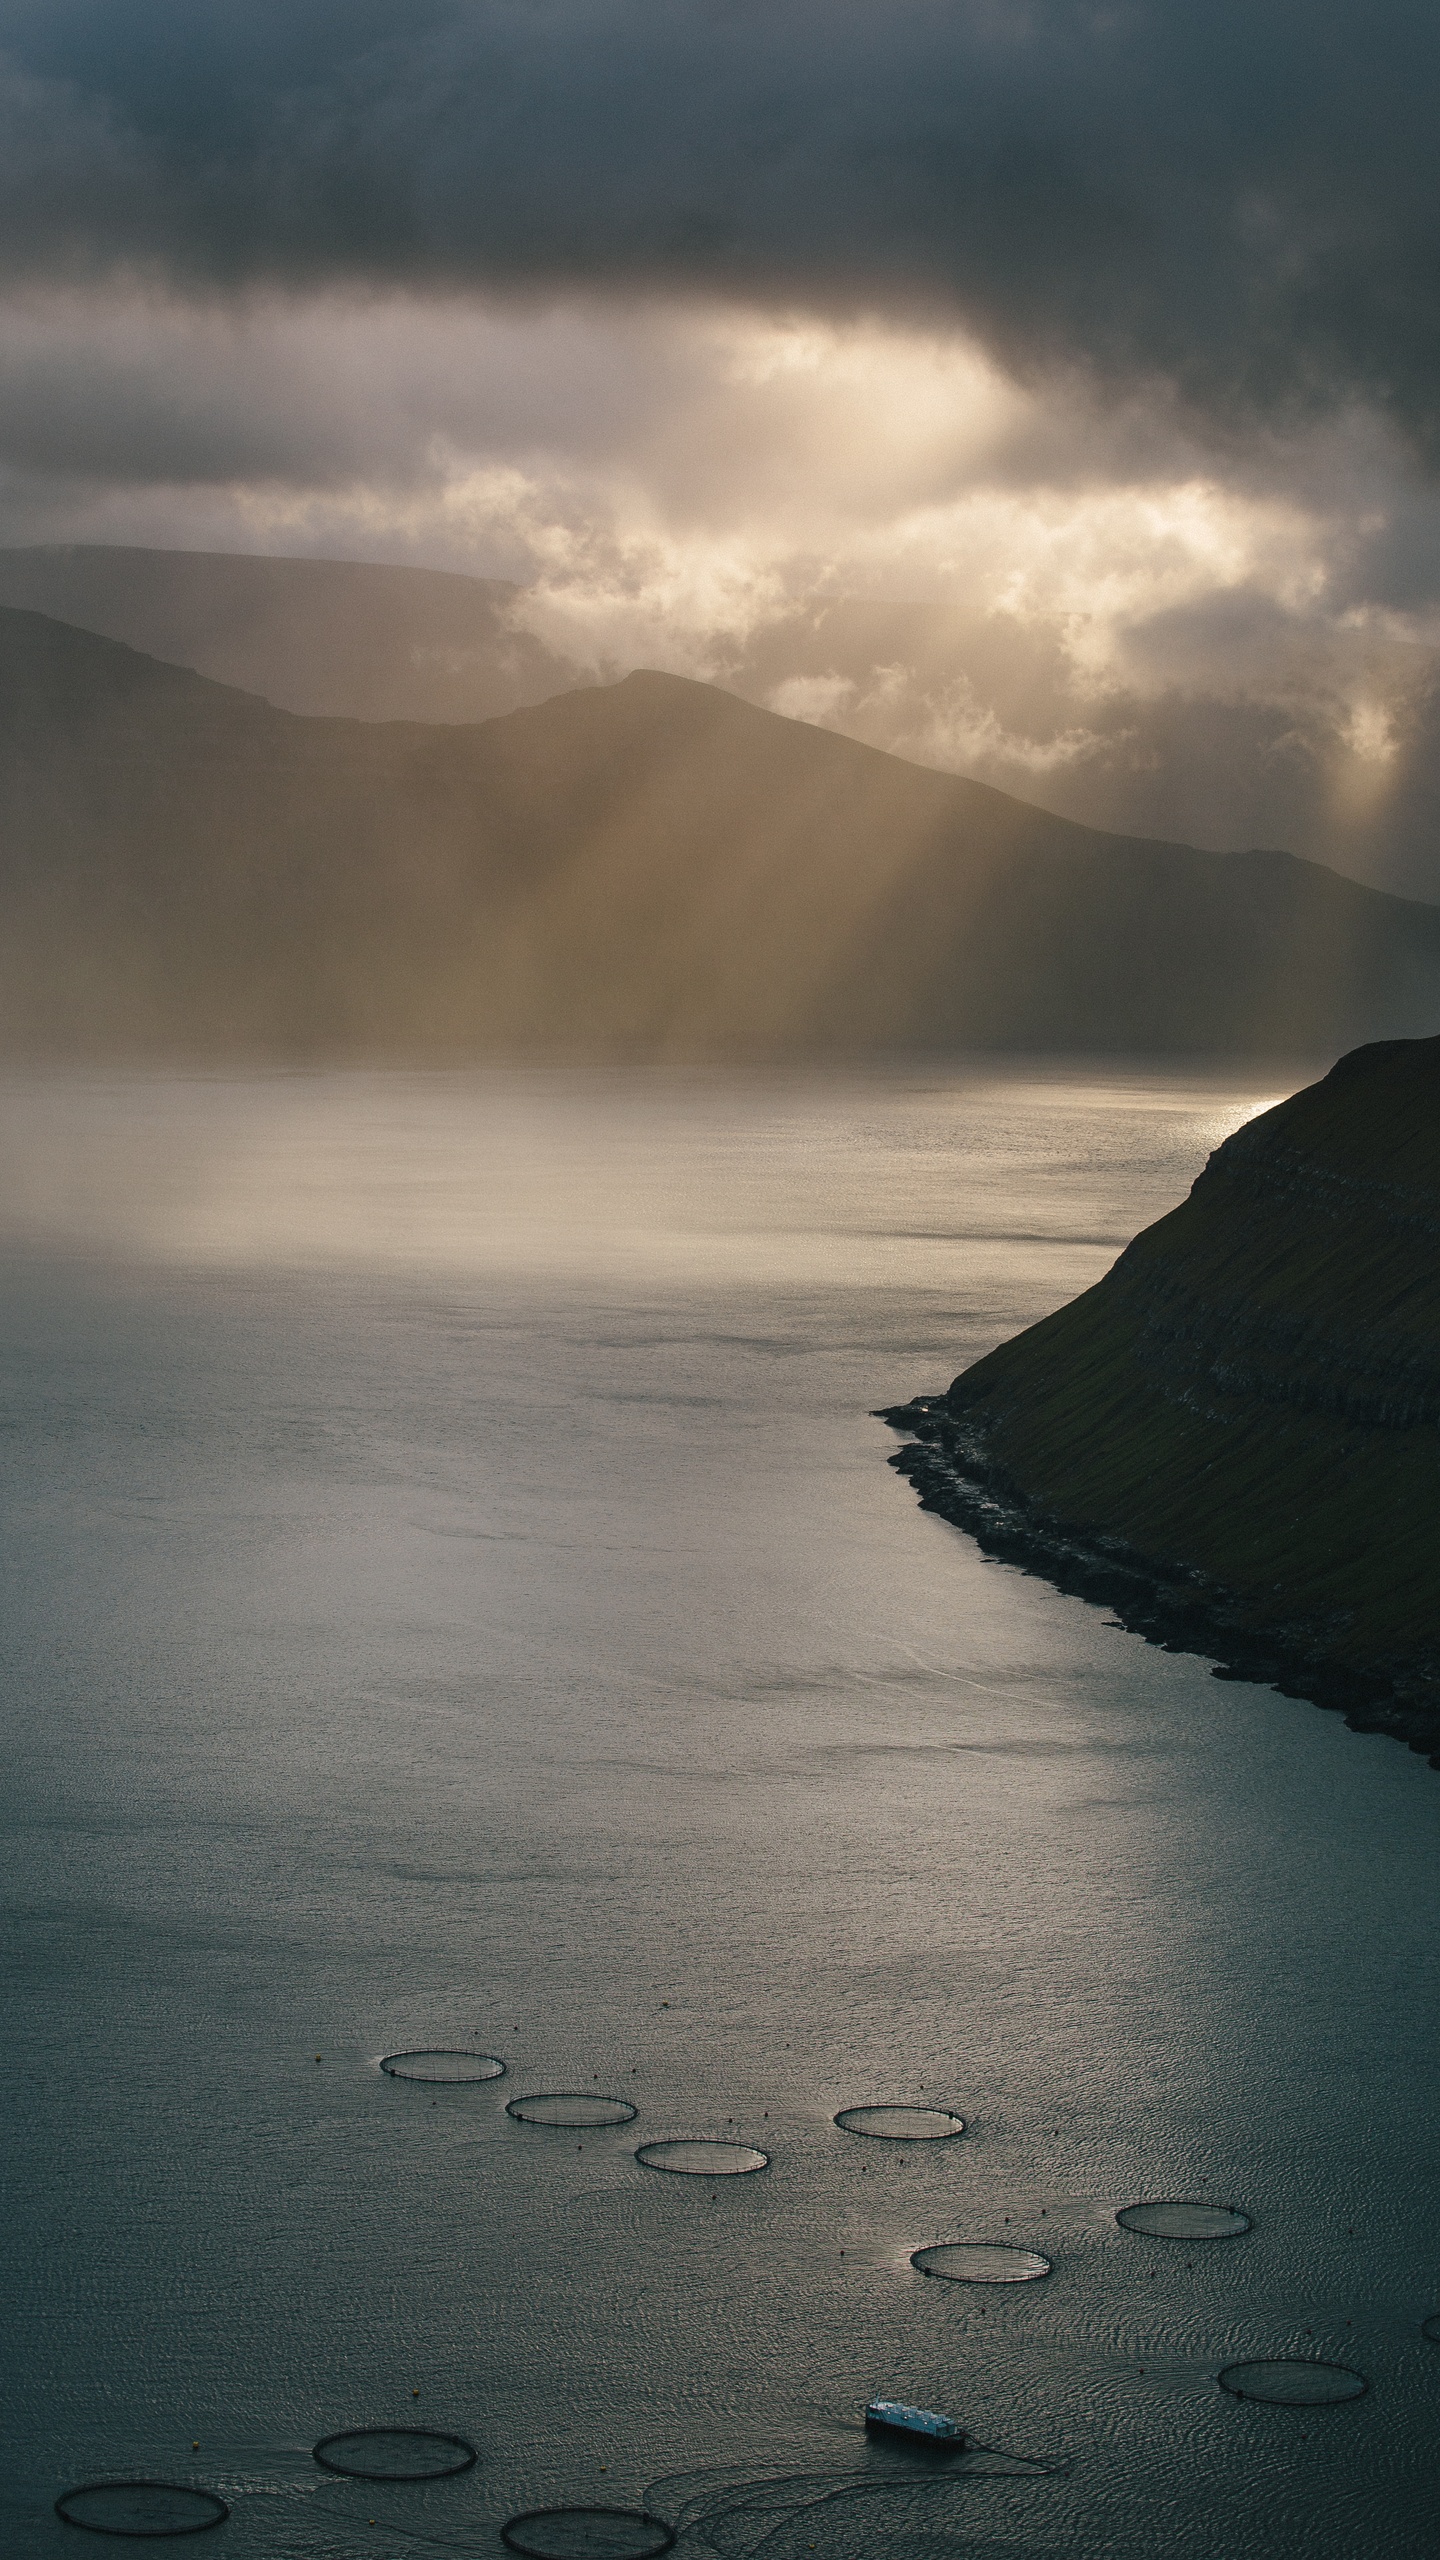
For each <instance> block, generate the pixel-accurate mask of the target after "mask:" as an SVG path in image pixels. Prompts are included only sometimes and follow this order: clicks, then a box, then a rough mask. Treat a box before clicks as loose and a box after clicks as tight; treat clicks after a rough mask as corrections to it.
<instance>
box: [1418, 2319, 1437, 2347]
mask: <svg viewBox="0 0 1440 2560" xmlns="http://www.w3.org/2000/svg"><path fill="white" fill-rule="evenodd" d="M1420 2335H1421V2337H1422V2338H1428V2339H1429V2340H1430V2343H1431V2345H1432V2346H1436V2347H1440V2311H1432V2312H1431V2314H1430V2316H1429V2318H1428V2319H1427V2320H1422V2321H1421V2323H1420Z"/></svg>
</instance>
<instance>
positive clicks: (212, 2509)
mask: <svg viewBox="0 0 1440 2560" xmlns="http://www.w3.org/2000/svg"><path fill="white" fill-rule="evenodd" d="M55 2513H56V2514H57V2516H59V2518H60V2520H61V2523H62V2524H77V2525H79V2526H80V2527H81V2528H82V2530H83V2531H84V2532H86V2533H109V2534H117V2535H120V2536H121V2537H123V2538H124V2539H126V2540H130V2539H132V2538H133V2539H134V2540H136V2541H140V2540H147V2541H159V2540H161V2539H162V2538H163V2539H166V2540H170V2539H174V2538H175V2537H177V2536H179V2535H180V2534H184V2533H208V2532H209V2531H210V2529H211V2527H212V2526H213V2525H217V2524H223V2523H224V2522H225V2519H226V2517H227V2516H228V2514H229V2513H230V2510H229V2508H228V2507H227V2505H226V2504H225V2501H224V2499H223V2498H217V2497H216V2495H215V2492H214V2490H213V2489H189V2488H185V2487H184V2486H182V2485H181V2483H179V2482H178V2481H174V2480H91V2481H87V2482H86V2483H85V2485H84V2486H83V2487H81V2488H78V2489H66V2490H65V2491H64V2492H63V2493H62V2495H61V2496H60V2497H58V2498H57V2499H56V2501H55Z"/></svg>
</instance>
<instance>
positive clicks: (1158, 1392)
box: [884, 1039, 1440, 1767]
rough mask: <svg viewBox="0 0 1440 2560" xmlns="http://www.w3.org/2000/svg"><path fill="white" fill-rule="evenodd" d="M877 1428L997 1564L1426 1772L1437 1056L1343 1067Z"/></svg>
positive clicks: (1380, 1058) (1364, 1059) (1434, 1751)
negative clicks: (1017, 1325) (1081, 1277)
mask: <svg viewBox="0 0 1440 2560" xmlns="http://www.w3.org/2000/svg"><path fill="white" fill-rule="evenodd" d="M884 1419H885V1420H887V1421H888V1422H890V1423H892V1424H893V1425H894V1426H895V1427H896V1428H897V1429H899V1430H902V1431H904V1432H905V1433H906V1434H907V1440H906V1444H905V1446H904V1447H903V1448H901V1449H899V1450H898V1451H896V1452H895V1453H894V1456H893V1460H892V1463H893V1464H894V1465H895V1466H897V1467H899V1468H900V1469H901V1471H902V1472H903V1473H904V1474H905V1475H907V1476H908V1477H909V1478H910V1480H911V1482H912V1483H913V1484H914V1485H915V1486H916V1487H917V1489H918V1491H919V1494H920V1499H921V1503H922V1506H923V1507H924V1508H925V1509H927V1510H931V1511H937V1512H939V1513H941V1514H942V1516H943V1517H944V1518H946V1519H948V1520H952V1521H954V1522H955V1523H956V1524H957V1525H958V1526H959V1527H961V1528H964V1529H967V1530H968V1531H969V1532H970V1533H971V1535H972V1536H973V1537H974V1538H975V1539H976V1540H977V1541H978V1543H979V1545H980V1546H981V1547H982V1548H983V1549H984V1551H985V1552H986V1553H987V1554H989V1555H993V1556H999V1557H1003V1558H1006V1559H1007V1560H1009V1561H1011V1562H1014V1563H1018V1564H1021V1565H1024V1566H1026V1567H1027V1568H1028V1569H1030V1570H1031V1571H1033V1572H1035V1573H1037V1574H1041V1575H1043V1576H1044V1577H1045V1578H1046V1579H1048V1580H1049V1581H1051V1582H1053V1583H1056V1584H1058V1585H1059V1587H1060V1588H1061V1589H1062V1590H1065V1591H1071V1592H1076V1593H1079V1594H1081V1595H1083V1596H1084V1597H1085V1598H1087V1599H1090V1600H1098V1601H1102V1602H1105V1603H1106V1604H1108V1605H1109V1606H1110V1607H1111V1608H1112V1609H1113V1610H1114V1611H1115V1613H1116V1615H1117V1616H1118V1617H1119V1618H1120V1619H1121V1620H1122V1621H1123V1623H1124V1624H1125V1625H1126V1626H1127V1627H1130V1628H1133V1629H1135V1630H1137V1631H1138V1632H1140V1633H1142V1634H1144V1635H1147V1636H1149V1637H1151V1638H1152V1639H1153V1640H1154V1641H1156V1642H1158V1643H1161V1644H1163V1645H1166V1646H1167V1647H1169V1648H1170V1649H1172V1650H1178V1651H1184V1652H1194V1653H1201V1654H1210V1655H1214V1656H1215V1657H1217V1668H1218V1671H1219V1675H1220V1676H1221V1677H1227V1676H1228V1677H1232V1678H1236V1679H1245V1680H1258V1681H1268V1682H1272V1683H1273V1684H1274V1686H1275V1687H1277V1688H1279V1689H1281V1690H1283V1691H1285V1692H1286V1693H1287V1694H1288V1695H1291V1696H1300V1697H1306V1698H1313V1699H1315V1700H1316V1701H1317V1702H1318V1703H1319V1704H1320V1705H1322V1706H1332V1707H1338V1708H1340V1709H1341V1710H1342V1711H1343V1712H1344V1713H1345V1715H1346V1717H1347V1720H1348V1721H1349V1722H1350V1723H1351V1724H1352V1725H1354V1726H1357V1727H1358V1728H1360V1729H1361V1730H1364V1731H1371V1732H1383V1733H1390V1734H1394V1735H1396V1736H1397V1737H1398V1738H1399V1739H1401V1740H1403V1741H1406V1742H1408V1743H1409V1745H1410V1747H1411V1749H1412V1750H1414V1751H1421V1752H1426V1753H1428V1754H1429V1755H1430V1760H1431V1766H1432V1767H1440V1545H1437V1531H1440V1039H1431V1040H1405V1041H1389V1042H1384V1043H1379V1044H1376V1045H1374V1046H1371V1047H1367V1048H1363V1049H1357V1050H1355V1051H1353V1052H1352V1053H1351V1055H1349V1056H1348V1057H1345V1058H1342V1059H1341V1060H1340V1063H1339V1065H1338V1066H1336V1067H1334V1068H1333V1069H1332V1070H1331V1072H1330V1074H1329V1075H1327V1076H1326V1077H1325V1078H1324V1079H1323V1081H1322V1082H1320V1083H1319V1084H1314V1085H1310V1086H1308V1087H1307V1088H1306V1089H1305V1091H1304V1092H1302V1093H1297V1094H1295V1095H1293V1096H1292V1098H1291V1099H1290V1100H1289V1101H1288V1102H1283V1103H1281V1104H1280V1105H1279V1106H1278V1108H1276V1109H1275V1110H1273V1111H1267V1112H1265V1113H1264V1114H1263V1115H1262V1116H1261V1117H1260V1118H1258V1119H1255V1120H1252V1121H1251V1122H1249V1123H1248V1125H1247V1126H1246V1127H1244V1128H1243V1129H1240V1130H1239V1131H1237V1133H1236V1135H1235V1136H1234V1137H1232V1138H1230V1139H1228V1140H1227V1141H1226V1143H1225V1145H1224V1146H1222V1147H1220V1148H1219V1149H1217V1151H1216V1153H1215V1154H1214V1155H1213V1156H1212V1157H1211V1158H1210V1161H1209V1163H1208V1164H1207V1166H1206V1168H1205V1170H1204V1172H1203V1173H1202V1174H1201V1176H1200V1178H1199V1180H1198V1181H1197V1182H1196V1184H1195V1186H1194V1189H1193V1190H1192V1191H1191V1193H1190V1196H1189V1198H1188V1200H1186V1201H1185V1202H1183V1204H1182V1205H1181V1206H1180V1207H1179V1208H1178V1209H1174V1210H1172V1211H1171V1213H1170V1215H1169V1216H1168V1217H1165V1218H1161V1219H1159V1220H1158V1221H1157V1223H1156V1224H1155V1225H1154V1226H1152V1227H1147V1228H1145V1229H1144V1231H1143V1232H1142V1233H1141V1234H1140V1235H1138V1236H1137V1237H1136V1238H1135V1240H1134V1242H1133V1243H1132V1244H1131V1245H1129V1246H1128V1247H1127V1249H1126V1251H1125V1252H1124V1253H1123V1254H1122V1255H1121V1256H1120V1259H1119V1261H1118V1262H1117V1263H1116V1264H1115V1266H1114V1268H1113V1269H1112V1270H1111V1271H1110V1272H1109V1273H1108V1274H1107V1275H1106V1277H1105V1278H1104V1279H1103V1280H1102V1281H1100V1282H1099V1283H1098V1284H1097V1286H1096V1287H1095V1288H1093V1289H1088V1290H1087V1291H1086V1292H1085V1294H1084V1295H1083V1296H1082V1297H1079V1298H1076V1299H1074V1300H1073V1301H1072V1303H1071V1304H1070V1305H1069V1306H1066V1307H1061V1308H1060V1309H1059V1310H1058V1311H1057V1312H1056V1313H1055V1314H1054V1315H1051V1316H1047V1317H1046V1318H1045V1319H1044V1321H1043V1322H1042V1323H1040V1324H1037V1325H1032V1326H1031V1327H1030V1329H1029V1330H1028V1332H1025V1333H1022V1334H1019V1335H1017V1336H1016V1338H1015V1339H1014V1340H1013V1341H1011V1342H1007V1343H1003V1344H1002V1345H1001V1346H1000V1348H999V1349H998V1350H996V1351H992V1352H991V1353H990V1354H989V1355H988V1356H987V1357H986V1358H985V1359H983V1360H979V1361H977V1362H976V1363H975V1365H974V1366H973V1367H972V1368H970V1369H967V1370H965V1371H964V1372H963V1373H962V1375H961V1376H960V1377H958V1378H957V1379H956V1380H955V1382H954V1384H953V1385H952V1386H951V1387H950V1389H949V1390H948V1392H947V1393H946V1394H944V1395H937V1396H922V1397H919V1398H917V1399H916V1401H915V1402H914V1403H913V1404H910V1405H901V1406H898V1407H896V1408H894V1409H893V1410H892V1411H890V1412H888V1413H887V1414H886V1415H885V1416H884Z"/></svg>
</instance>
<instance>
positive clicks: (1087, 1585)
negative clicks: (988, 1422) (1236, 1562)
mask: <svg viewBox="0 0 1440 2560" xmlns="http://www.w3.org/2000/svg"><path fill="white" fill-rule="evenodd" d="M876 1420H877V1421H881V1422H887V1423H888V1424H889V1425H890V1427H891V1429H892V1430H894V1431H899V1432H902V1433H905V1434H908V1435H909V1436H908V1437H907V1438H906V1439H905V1440H904V1441H903V1443H902V1446H901V1447H900V1448H898V1449H895V1450H892V1451H891V1453H890V1459H889V1463H890V1465H891V1466H892V1467H894V1468H896V1469H897V1470H898V1472H899V1473H900V1474H901V1475H903V1476H904V1477H906V1478H907V1479H908V1481H909V1482H910V1483H911V1484H912V1485H913V1486H914V1487H915V1490H916V1492H917V1494H918V1495H919V1498H920V1508H921V1510H922V1511H933V1512H935V1513H936V1514H937V1515H938V1516H939V1517H940V1518H941V1519H942V1520H948V1521H949V1522H950V1523H951V1524H952V1525H953V1526H954V1527H955V1528H957V1529H963V1530H964V1531H965V1532H966V1533H967V1535H968V1536H970V1537H972V1538H973V1539H974V1540H975V1543H976V1545H977V1546H978V1547H979V1549H980V1551H981V1553H982V1555H987V1556H992V1557H994V1558H995V1559H996V1560H997V1561H999V1562H1001V1563H1004V1564H1013V1565H1018V1566H1019V1567H1020V1569H1021V1571H1022V1572H1025V1573H1030V1574H1034V1575H1035V1576H1036V1577H1037V1579H1039V1580H1042V1581H1045V1582H1049V1583H1051V1584H1053V1585H1054V1587H1055V1588H1056V1589H1057V1590H1059V1591H1063V1592H1066V1593H1068V1594H1070V1595H1071V1596H1073V1597H1075V1598H1077V1599H1082V1600H1089V1601H1092V1602H1095V1603H1097V1604H1099V1605H1100V1606H1102V1607H1106V1608H1109V1609H1111V1610H1113V1611H1114V1614H1115V1617H1116V1619H1117V1620H1118V1622H1119V1624H1120V1625H1121V1626H1123V1627H1125V1628H1126V1629H1128V1630H1129V1631H1130V1633H1132V1634H1135V1635H1142V1636H1144V1637H1145V1638H1146V1639H1147V1641H1148V1642H1150V1643H1151V1644H1155V1645H1159V1646H1160V1647H1161V1648H1162V1650H1164V1651H1165V1652H1167V1653H1193V1654H1198V1655H1200V1656H1202V1657H1204V1658H1209V1659H1210V1660H1212V1661H1213V1664H1214V1676H1215V1678H1216V1679H1218V1680H1250V1681H1254V1682H1255V1683H1257V1685H1259V1686H1262V1687H1267V1688H1272V1689H1277V1690H1278V1691H1279V1692H1280V1694H1281V1695H1282V1696H1283V1697H1291V1698H1306V1699H1309V1700H1310V1701H1311V1702H1312V1703H1313V1704H1314V1705H1315V1706H1318V1707H1325V1708H1327V1709H1329V1710H1331V1711H1332V1712H1333V1713H1337V1714H1340V1715H1343V1716H1344V1719H1345V1722H1346V1724H1347V1725H1348V1726H1349V1727H1350V1729H1351V1731H1352V1732H1355V1733H1382V1734H1387V1735H1389V1736H1390V1737H1391V1738H1392V1739H1393V1740H1394V1741H1396V1742H1403V1743H1405V1744H1406V1745H1407V1746H1408V1748H1409V1749H1410V1750H1411V1751H1414V1752H1416V1753H1419V1754H1421V1755H1423V1756H1424V1757H1425V1758H1427V1759H1428V1761H1429V1764H1430V1766H1431V1768H1432V1769H1440V1712H1437V1710H1436V1708H1435V1707H1434V1705H1433V1704H1432V1703H1431V1702H1430V1700H1429V1699H1426V1700H1424V1701H1420V1700H1412V1699H1410V1698H1407V1697H1406V1695H1405V1689H1406V1685H1407V1675H1409V1674H1410V1673H1411V1672H1412V1669H1413V1671H1414V1672H1415V1673H1417V1674H1418V1673H1419V1672H1420V1671H1421V1665H1420V1664H1418V1663H1416V1664H1415V1665H1413V1666H1411V1665H1410V1664H1408V1663H1406V1662H1404V1661H1401V1660H1398V1659H1397V1660H1395V1661H1393V1662H1378V1663H1375V1664H1373V1665H1368V1666H1365V1667H1364V1668H1360V1667H1357V1666H1356V1665H1354V1664H1352V1663H1350V1662H1347V1661H1343V1660H1341V1659H1340V1657H1339V1656H1338V1655H1337V1654H1336V1653H1334V1652H1333V1651H1332V1650H1331V1649H1330V1647H1329V1646H1327V1644H1326V1642H1325V1638H1324V1634H1323V1632H1322V1630H1321V1629H1319V1628H1318V1627H1315V1626H1312V1625H1307V1624H1306V1623H1305V1622H1304V1621H1303V1620H1301V1621H1294V1622H1292V1623H1289V1624H1286V1625H1277V1626H1275V1627H1265V1626H1257V1624H1256V1623H1255V1619H1254V1616H1253V1600H1252V1601H1251V1602H1250V1603H1248V1604H1247V1603H1246V1601H1245V1600H1243V1599H1242V1597H1241V1596H1240V1594H1239V1593H1237V1592H1232V1591H1230V1590H1228V1589H1227V1588H1226V1587H1225V1585H1223V1584H1222V1583H1220V1582H1218V1581H1216V1580H1214V1579H1213V1578H1212V1577H1210V1576H1209V1575H1207V1574H1205V1573H1203V1572H1201V1571H1200V1570H1199V1568H1198V1567H1194V1566H1187V1565H1184V1564H1179V1563H1160V1562H1157V1561H1156V1560H1155V1559H1154V1558H1152V1557H1149V1556H1145V1555H1142V1554H1140V1553H1139V1552H1138V1551H1137V1550H1136V1549H1135V1548H1134V1547H1131V1546H1128V1545H1127V1544H1126V1543H1125V1541H1124V1540H1123V1539H1121V1538H1115V1537H1108V1536H1106V1535H1104V1534H1102V1533H1100V1532H1097V1531H1095V1530H1084V1529H1079V1528H1076V1527H1074V1526H1073V1525H1071V1524H1069V1523H1067V1522H1065V1521H1062V1520H1059V1519H1056V1518H1055V1517H1053V1516H1052V1515H1051V1514H1049V1513H1048V1512H1046V1511H1044V1510H1042V1509H1041V1508H1040V1507H1039V1506H1038V1505H1037V1504H1035V1503H1034V1502H1032V1501H1030V1500H1029V1498H1028V1497H1027V1496H1026V1495H1025V1494H1024V1493H1022V1492H1021V1491H1020V1490H1019V1488H1018V1487H1017V1486H1016V1485H1015V1484H1014V1483H1013V1482H1011V1481H1010V1480H1009V1479H1008V1478H1007V1477H1006V1475H1005V1473H1004V1471H1003V1470H1002V1469H1000V1468H998V1467H996V1466H995V1465H994V1464H993V1463H992V1462H991V1460H990V1459H989V1457H988V1456H987V1453H986V1449H985V1445H984V1440H983V1438H982V1436H981V1435H980V1434H979V1432H978V1431H977V1430H976V1429H975V1428H974V1427H973V1425H972V1426H969V1427H967V1425H966V1424H964V1423H962V1422H960V1421H959V1420H957V1418H956V1416H955V1414H954V1413H953V1411H952V1410H951V1409H950V1408H949V1406H948V1404H947V1401H946V1398H945V1396H944V1395H943V1394H942V1395H935V1396H916V1397H914V1398H913V1399H912V1400H911V1402H910V1403H908V1404H901V1405H891V1406H887V1407H884V1408H882V1409H881V1410H880V1411H879V1412H877V1414H876ZM1432 1695H1433V1692H1432Z"/></svg>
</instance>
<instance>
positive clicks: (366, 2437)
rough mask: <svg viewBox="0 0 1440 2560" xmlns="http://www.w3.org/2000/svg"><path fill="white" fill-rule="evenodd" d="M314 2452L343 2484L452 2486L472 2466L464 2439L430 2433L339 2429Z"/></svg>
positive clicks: (419, 2429)
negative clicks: (377, 2482) (431, 2482)
mask: <svg viewBox="0 0 1440 2560" xmlns="http://www.w3.org/2000/svg"><path fill="white" fill-rule="evenodd" d="M313 2451H314V2455H315V2459H316V2461H317V2462H318V2463H319V2465H320V2468H321V2470H322V2471H337V2472H338V2473H339V2474H340V2476H341V2478H342V2479H344V2480H453V2479H454V2478H455V2476H456V2474H457V2473H458V2472H461V2471H471V2470H473V2469H474V2466H475V2463H476V2460H477V2455H476V2452H475V2447H474V2446H473V2444H471V2443H470V2441H469V2439H468V2437H466V2436H450V2435H442V2434H441V2433H440V2432H439V2430H438V2429H437V2428H435V2427H344V2428H342V2429H341V2431H340V2433H339V2434H338V2435H333V2436H322V2437H321V2439H320V2442H319V2443H318V2444H317V2445H316V2446H315V2447H314V2448H313Z"/></svg>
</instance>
